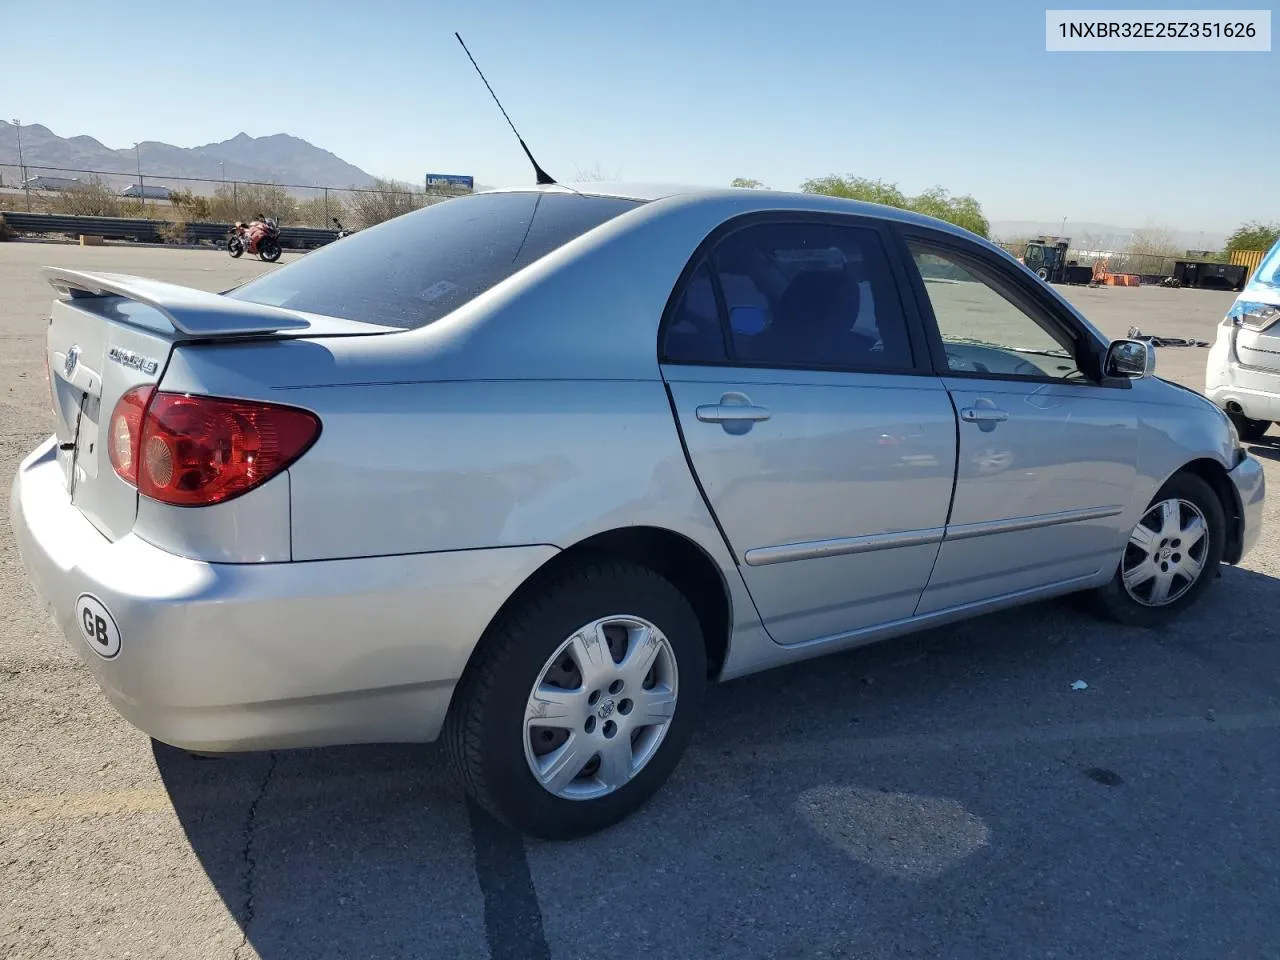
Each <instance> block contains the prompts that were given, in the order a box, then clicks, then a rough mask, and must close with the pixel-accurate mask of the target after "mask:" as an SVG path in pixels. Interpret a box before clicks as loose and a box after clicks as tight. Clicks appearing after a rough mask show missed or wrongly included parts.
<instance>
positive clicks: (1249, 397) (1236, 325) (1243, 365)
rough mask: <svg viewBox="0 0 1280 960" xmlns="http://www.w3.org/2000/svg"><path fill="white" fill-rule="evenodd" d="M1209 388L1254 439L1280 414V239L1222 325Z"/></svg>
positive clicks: (1248, 438) (1243, 431)
mask: <svg viewBox="0 0 1280 960" xmlns="http://www.w3.org/2000/svg"><path fill="white" fill-rule="evenodd" d="M1204 392H1205V396H1207V397H1208V398H1209V399H1210V400H1212V401H1213V402H1214V403H1216V404H1217V405H1218V406H1219V407H1221V408H1222V409H1223V410H1225V411H1226V412H1227V415H1228V416H1229V417H1231V419H1232V421H1233V422H1234V423H1235V425H1236V430H1237V431H1238V432H1239V434H1240V439H1242V440H1244V441H1246V442H1248V443H1257V442H1258V441H1259V440H1261V439H1262V437H1263V435H1264V434H1266V432H1267V430H1268V428H1270V426H1271V424H1272V423H1274V422H1275V421H1277V420H1280V241H1276V245H1275V246H1273V247H1272V248H1271V252H1270V253H1268V254H1267V255H1266V257H1264V258H1263V260H1262V263H1260V264H1259V265H1258V269H1257V270H1255V271H1254V274H1253V277H1252V278H1251V279H1250V280H1249V282H1248V283H1247V284H1246V285H1245V288H1244V289H1243V290H1241V291H1240V295H1239V296H1238V297H1236V302H1235V303H1233V304H1232V305H1231V309H1230V310H1228V311H1227V315H1226V317H1225V318H1223V321H1222V324H1221V325H1220V326H1219V327H1218V337H1217V340H1216V341H1215V342H1214V345H1213V348H1212V349H1211V350H1210V351H1209V361H1208V364H1207V366H1206V369H1205V390H1204Z"/></svg>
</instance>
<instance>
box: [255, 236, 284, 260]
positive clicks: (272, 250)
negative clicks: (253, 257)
mask: <svg viewBox="0 0 1280 960" xmlns="http://www.w3.org/2000/svg"><path fill="white" fill-rule="evenodd" d="M280 253H281V247H280V241H279V240H274V239H272V238H271V237H267V238H265V239H264V240H263V241H262V243H261V244H260V245H259V246H258V256H260V257H261V258H262V259H263V260H265V261H267V263H275V262H276V261H277V260H279V259H280Z"/></svg>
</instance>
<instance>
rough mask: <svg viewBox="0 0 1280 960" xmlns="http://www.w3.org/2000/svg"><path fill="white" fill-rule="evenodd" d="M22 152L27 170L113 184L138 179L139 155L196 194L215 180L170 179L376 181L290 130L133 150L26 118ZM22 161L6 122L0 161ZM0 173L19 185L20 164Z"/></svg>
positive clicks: (157, 174)
mask: <svg viewBox="0 0 1280 960" xmlns="http://www.w3.org/2000/svg"><path fill="white" fill-rule="evenodd" d="M22 158H23V160H24V161H25V163H26V165H27V169H28V175H29V176H33V177H34V176H41V175H44V176H56V177H80V178H83V177H84V176H85V174H77V173H63V172H60V171H58V170H52V169H40V168H42V167H44V168H48V167H62V168H70V169H75V170H98V171H102V172H104V173H107V174H111V176H106V177H103V179H104V180H107V181H108V182H109V183H112V184H113V185H121V184H127V183H130V182H133V181H135V180H136V179H137V170H138V164H139V161H141V164H142V173H143V176H144V178H145V179H146V180H149V181H150V182H151V183H154V184H157V185H162V186H167V187H170V188H173V189H180V188H182V187H184V186H186V187H189V188H190V189H191V190H192V192H194V193H201V192H204V193H207V192H209V189H210V188H211V187H212V183H206V184H196V183H192V184H183V183H182V182H181V181H173V182H169V181H168V180H166V178H175V177H199V178H203V179H205V180H208V181H220V180H254V181H262V182H267V183H283V184H297V185H300V186H321V187H367V186H369V185H370V184H371V183H372V182H373V177H372V176H370V175H369V174H367V173H365V172H364V171H363V170H361V169H360V168H359V167H357V166H355V165H354V164H350V163H347V162H346V161H345V160H343V159H342V158H341V157H339V156H337V155H335V154H333V153H331V152H329V151H328V150H324V149H321V148H320V147H317V146H315V145H314V144H312V143H309V142H307V141H306V140H303V139H301V138H299V137H293V136H290V135H289V134H287V133H276V134H272V135H271V136H267V137H251V136H249V135H248V134H247V133H239V134H236V136H234V137H232V138H231V139H230V140H223V141H221V142H219V143H206V144H204V145H203V146H199V147H175V146H174V145H173V144H170V143H161V142H159V141H155V140H146V141H143V142H142V143H140V144H138V147H137V150H136V151H135V149H134V148H133V147H125V148H123V149H120V150H113V149H111V148H110V147H108V146H106V145H104V144H103V143H101V142H99V141H97V140H95V139H94V138H93V137H86V136H79V137H60V136H58V135H57V134H56V133H54V132H53V131H52V130H50V129H49V128H48V127H44V126H41V125H40V124H38V123H32V124H25V123H24V124H23V125H22ZM17 164H18V129H17V127H16V126H15V125H14V124H12V123H7V122H5V121H3V120H0V167H6V166H7V167H16V166H17ZM0 172H3V173H4V176H5V180H6V181H12V182H13V183H14V184H16V182H17V180H18V173H17V170H4V171H0ZM5 185H6V186H8V185H10V183H8V182H7V183H6V184H5Z"/></svg>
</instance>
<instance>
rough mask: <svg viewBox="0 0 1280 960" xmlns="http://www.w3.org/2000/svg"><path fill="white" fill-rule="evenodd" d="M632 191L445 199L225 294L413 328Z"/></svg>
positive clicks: (597, 219) (615, 211)
mask: <svg viewBox="0 0 1280 960" xmlns="http://www.w3.org/2000/svg"><path fill="white" fill-rule="evenodd" d="M638 205H639V204H638V202H637V201H635V200H621V199H617V198H615V197H588V196H581V195H578V194H558V193H541V192H532V191H529V192H513V193H482V194H476V195H475V196H470V197H458V198H456V199H453V200H446V201H444V202H443V203H437V204H434V205H432V206H430V207H426V208H425V209H422V210H418V211H416V212H414V213H408V214H405V215H403V216H400V217H396V218H395V219H394V220H388V221H387V222H386V223H381V224H379V225H378V226H376V227H371V228H369V229H368V230H360V231H357V232H356V233H354V234H352V235H351V236H350V237H347V238H346V239H344V240H342V241H340V242H338V243H333V244H330V245H328V246H325V247H321V248H320V249H319V250H315V251H313V252H312V253H309V254H307V255H306V256H304V257H302V258H301V259H299V260H295V261H294V262H293V263H289V264H286V265H285V266H283V267H280V268H279V269H277V270H275V271H273V272H271V273H268V274H265V275H263V276H261V277H258V278H256V279H254V280H251V281H249V282H248V283H246V284H244V285H243V286H241V287H237V288H236V289H235V290H233V291H231V292H230V293H228V294H227V296H229V297H232V298H234V299H237V300H247V301H249V302H252V303H262V304H268V305H270V306H276V307H286V308H288V309H291V310H302V311H306V312H309V313H319V314H325V315H327V316H333V317H342V318H344V319H347V320H360V321H364V322H366V323H379V324H385V325H387V326H393V327H403V328H405V329H413V328H416V327H423V326H426V325H427V324H429V323H431V322H433V321H435V320H438V319H440V318H441V317H443V316H445V315H446V314H448V313H450V312H452V311H453V310H456V309H457V308H458V307H460V306H462V305H463V304H464V303H467V302H469V301H471V300H473V299H475V298H476V297H478V296H479V295H480V294H482V293H484V292H485V291H486V290H488V289H490V288H491V287H493V286H496V285H497V284H498V283H500V282H502V281H503V280H505V279H506V278H507V277H509V276H511V275H512V274H514V273H515V272H516V271H518V270H520V269H522V268H523V267H526V266H528V265H529V264H531V263H533V262H534V261H535V260H539V259H541V258H542V257H544V256H546V255H547V254H549V253H551V252H552V251H553V250H555V249H557V248H558V247H562V246H564V244H566V243H568V242H569V241H570V240H573V239H574V238H576V237H579V236H581V235H582V234H584V233H586V232H587V231H588V230H592V229H594V228H595V227H598V226H599V225H600V224H602V223H604V222H606V221H608V220H611V219H613V218H614V217H616V216H618V215H619V214H622V213H626V212H627V211H628V210H632V209H634V208H635V207H636V206H638Z"/></svg>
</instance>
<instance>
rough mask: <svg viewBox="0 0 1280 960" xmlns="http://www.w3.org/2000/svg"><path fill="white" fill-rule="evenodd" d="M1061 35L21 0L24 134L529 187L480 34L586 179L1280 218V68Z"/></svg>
mask: <svg viewBox="0 0 1280 960" xmlns="http://www.w3.org/2000/svg"><path fill="white" fill-rule="evenodd" d="M1121 5H1122V4H1115V6H1121ZM1052 6H1054V7H1055V8H1057V7H1062V6H1070V4H1053V5H1052ZM1208 6H1210V5H1209V4H1205V3H1202V4H1201V7H1202V8H1204V7H1208ZM1254 6H1259V5H1257V4H1255V5H1254ZM36 9H38V11H39V12H38V15H31V11H32V10H36ZM24 11H25V12H24ZM1044 11H1045V7H1044V5H1034V4H1032V5H1028V4H1026V3H1025V2H1005V0H992V2H985V3H984V2H977V3H956V2H936V3H870V2H861V3H860V2H852V3H851V2H848V0H844V2H839V3H837V2H830V0H816V2H810V3H793V4H780V3H777V2H773V3H762V2H750V0H739V2H734V3H723V2H722V3H706V2H704V3H702V4H698V3H691V2H687V0H686V2H683V3H674V2H668V0H660V2H659V0H650V2H647V3H644V4H634V3H632V4H623V3H616V2H615V3H608V2H603V3H602V2H599V0H596V2H593V3H581V2H567V0H565V2H561V0H544V2H541V3H528V2H514V0H511V2H483V0H475V2H473V3H471V4H470V5H466V6H464V5H463V4H454V5H446V4H439V3H432V2H426V0H424V2H421V3H410V2H404V3H398V2H379V0H368V2H366V3H364V4H361V5H359V6H357V5H356V4H354V3H335V2H328V0H308V2H307V3H272V2H267V3H261V4H258V3H241V4H234V3H233V4H228V5H217V6H215V5H213V4H208V3H201V4H195V3H172V2H169V3H159V2H131V3H128V4H124V3H108V2H98V0H94V2H90V0H82V2H79V3H72V2H56V0H43V2H41V3H39V4H37V5H36V7H31V6H30V4H27V3H23V2H20V0H0V21H3V22H7V23H9V24H13V23H14V22H15V18H20V19H21V21H22V25H21V28H20V30H19V31H18V32H17V33H16V35H15V36H14V37H12V38H10V39H9V40H8V41H7V42H6V44H5V65H4V76H5V80H4V83H3V86H0V115H3V116H4V117H5V118H6V119H7V118H12V117H18V118H21V119H22V120H23V122H24V123H43V124H44V125H46V126H48V127H50V128H52V129H53V130H54V132H55V133H58V134H59V135H61V136H71V135H75V134H82V133H84V134H89V135H91V136H94V137H96V138H98V139H99V140H101V141H103V142H104V143H106V144H107V145H108V146H111V147H121V146H127V145H129V144H131V143H133V142H134V141H135V140H164V141H168V142H170V143H175V144H178V145H181V146H194V145H196V144H200V143H207V142H209V141H213V140H223V139H226V138H228V137H231V136H233V135H235V134H236V133H238V132H240V131H242V130H243V131H245V132H247V133H249V134H251V135H254V136H260V135H264V134H271V133H279V132H285V133H292V134H295V135H297V136H300V137H305V138H306V139H308V140H310V141H311V142H313V143H315V144H317V145H319V146H322V147H324V148H326V149H329V150H332V151H333V152H335V153H337V154H338V155H339V156H341V157H343V158H344V159H347V160H349V161H351V162H353V163H355V164H357V165H358V166H360V167H362V168H364V169H365V170H368V171H370V172H371V173H376V174H385V175H390V176H395V177H398V178H401V179H410V180H414V181H418V180H420V179H421V176H422V174H423V173H424V172H427V171H432V172H445V173H470V174H472V175H473V176H475V177H476V179H477V181H479V182H481V183H484V184H494V185H496V184H508V183H523V182H526V181H528V180H529V179H530V172H529V169H528V167H527V165H526V163H525V161H524V159H523V156H522V155H521V154H520V153H519V148H518V146H517V144H516V143H515V141H514V139H513V138H512V137H511V134H510V132H509V131H508V130H507V128H506V126H505V124H504V123H503V120H502V117H501V115H500V114H499V113H498V112H497V110H496V108H494V107H493V105H492V104H491V102H489V100H488V95H487V93H486V92H485V90H484V87H483V85H482V84H481V83H480V81H479V79H478V78H477V77H476V76H475V75H474V73H473V72H472V70H471V66H470V64H469V63H468V62H467V61H466V57H465V55H464V54H463V52H462V50H461V49H460V48H459V47H458V45H457V41H455V40H454V38H453V31H454V30H458V31H460V32H461V33H462V36H463V38H464V39H465V40H466V41H467V44H468V46H470V48H471V51H472V53H473V54H474V55H475V56H476V59H477V60H478V61H479V62H480V65H481V67H482V68H483V69H484V70H485V72H486V73H487V74H488V76H489V80H490V82H491V83H492V84H493V85H494V87H495V89H496V90H497V92H498V95H499V96H500V97H502V98H503V101H504V103H505V104H506V107H507V110H508V112H509V113H510V114H511V115H512V117H513V119H514V120H515V121H516V125H517V126H518V127H519V128H520V130H521V132H522V133H523V134H524V137H525V140H526V141H527V142H528V143H529V145H530V147H531V148H532V149H533V151H534V153H535V155H536V156H537V157H538V159H539V161H540V162H541V163H542V165H543V166H544V167H545V168H546V169H547V170H548V171H549V172H550V173H551V174H552V175H553V176H556V177H557V178H559V179H566V180H567V179H572V178H573V176H574V174H575V169H576V168H580V169H584V170H585V169H592V168H595V167H596V165H597V164H598V165H599V169H600V170H601V171H603V172H604V173H606V174H607V175H609V176H611V177H612V176H613V175H620V177H621V178H622V179H627V180H639V181H647V182H648V181H661V182H679V183H706V184H726V183H727V182H728V181H729V180H730V179H731V178H733V177H735V176H746V177H755V178H758V179H760V180H762V181H764V182H765V183H766V184H768V185H770V186H774V187H779V188H784V189H792V188H795V187H796V186H798V185H799V183H800V182H801V181H802V180H804V179H805V178H807V177H811V176H822V175H825V174H829V173H855V174H859V175H862V176H869V177H879V178H883V179H886V180H890V181H896V182H897V183H898V184H899V185H900V186H901V187H902V188H903V189H904V190H906V191H908V192H915V191H918V190H921V189H923V188H925V187H928V186H930V185H932V184H941V185H942V186H944V187H946V188H948V189H949V190H951V191H952V192H955V193H972V194H973V195H974V196H975V197H977V198H978V199H979V200H980V201H981V202H982V204H983V207H984V209H985V211H986V212H987V214H988V216H989V217H990V218H991V219H993V220H1043V221H1058V220H1060V219H1061V218H1062V217H1064V216H1066V217H1069V218H1070V220H1071V221H1074V222H1082V221H1099V222H1106V223H1110V224H1115V225H1120V226H1143V225H1146V224H1151V223H1160V224H1166V225H1169V226H1174V227H1178V228H1182V229H1187V230H1212V231H1229V230H1230V229H1232V228H1234V227H1235V226H1236V225H1237V224H1239V223H1240V222H1241V221H1243V220H1246V219H1255V218H1260V219H1267V220H1280V187H1277V185H1276V180H1275V179H1274V170H1275V169H1277V167H1278V164H1280V160H1277V158H1280V97H1277V91H1278V90H1280V52H1276V51H1275V50H1273V51H1272V52H1271V53H1253V54H1222V53H1203V54H1191V53H1148V54H1102V53H1088V54H1083V53H1081V54H1061V53H1056V54H1050V53H1046V52H1045V50H1044ZM255 62H258V63H259V64H260V68H259V70H258V71H255V69H254V67H253V65H254V63H255ZM273 74H274V75H273ZM1268 169H1269V170H1270V171H1272V176H1271V179H1270V180H1269V181H1267V180H1264V173H1265V172H1266V171H1267V170H1268Z"/></svg>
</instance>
